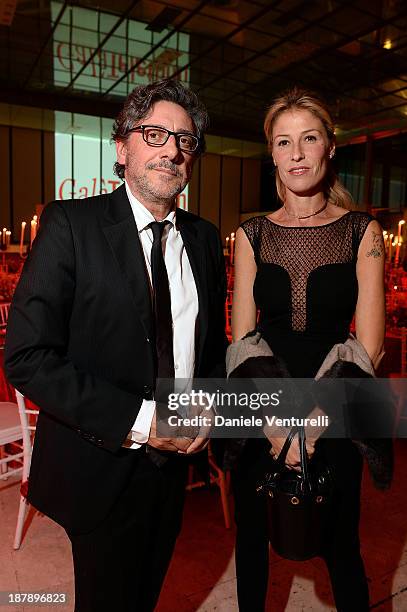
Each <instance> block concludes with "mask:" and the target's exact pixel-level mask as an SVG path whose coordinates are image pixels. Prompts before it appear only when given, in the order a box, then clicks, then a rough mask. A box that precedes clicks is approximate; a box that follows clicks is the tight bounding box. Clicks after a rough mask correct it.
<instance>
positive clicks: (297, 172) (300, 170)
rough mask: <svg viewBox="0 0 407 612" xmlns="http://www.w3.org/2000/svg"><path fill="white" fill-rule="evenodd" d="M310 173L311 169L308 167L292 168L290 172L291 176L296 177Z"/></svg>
mask: <svg viewBox="0 0 407 612" xmlns="http://www.w3.org/2000/svg"><path fill="white" fill-rule="evenodd" d="M308 171H309V168H307V167H306V166H300V167H298V168H291V169H290V170H289V171H288V172H289V174H293V175H294V176H302V175H303V174H306V173H307V172H308Z"/></svg>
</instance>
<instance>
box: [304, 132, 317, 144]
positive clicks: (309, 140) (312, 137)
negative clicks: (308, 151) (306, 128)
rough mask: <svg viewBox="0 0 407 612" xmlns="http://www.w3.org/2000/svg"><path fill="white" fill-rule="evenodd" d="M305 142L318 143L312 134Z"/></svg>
mask: <svg viewBox="0 0 407 612" xmlns="http://www.w3.org/2000/svg"><path fill="white" fill-rule="evenodd" d="M305 140H306V141H307V142H315V141H316V138H315V136H313V135H312V134H308V136H306V137H305Z"/></svg>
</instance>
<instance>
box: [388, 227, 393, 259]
mask: <svg viewBox="0 0 407 612" xmlns="http://www.w3.org/2000/svg"><path fill="white" fill-rule="evenodd" d="M392 246H393V234H390V236H389V261H390V263H391V249H392Z"/></svg>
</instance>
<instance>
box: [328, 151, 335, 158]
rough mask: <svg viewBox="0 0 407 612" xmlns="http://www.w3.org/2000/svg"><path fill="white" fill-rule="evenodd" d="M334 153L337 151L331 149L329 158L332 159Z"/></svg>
mask: <svg viewBox="0 0 407 612" xmlns="http://www.w3.org/2000/svg"><path fill="white" fill-rule="evenodd" d="M334 155H335V151H331V152H330V154H329V159H332V158H333V156H334Z"/></svg>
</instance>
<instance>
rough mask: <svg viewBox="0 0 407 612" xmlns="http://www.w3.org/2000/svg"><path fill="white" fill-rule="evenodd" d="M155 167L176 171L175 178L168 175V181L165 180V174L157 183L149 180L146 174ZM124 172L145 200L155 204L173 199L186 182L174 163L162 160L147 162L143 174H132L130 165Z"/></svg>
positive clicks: (165, 202)
mask: <svg viewBox="0 0 407 612" xmlns="http://www.w3.org/2000/svg"><path fill="white" fill-rule="evenodd" d="M155 168H166V169H167V170H171V171H172V172H176V175H177V176H176V178H177V180H174V177H168V182H166V180H165V177H166V175H165V174H163V175H162V178H161V180H160V182H159V183H158V181H157V183H156V182H153V181H151V180H149V176H148V174H149V172H150V171H154V169H155ZM129 170H130V172H129ZM126 174H127V176H128V179H129V180H130V181H131V182H132V183H133V185H134V186H135V187H136V190H137V191H138V193H139V194H140V196H141V197H142V198H144V199H145V200H147V201H152V202H156V203H157V204H159V203H160V202H161V203H162V204H167V203H168V201H169V200H174V199H175V198H176V196H177V195H178V194H179V193H181V191H182V190H183V189H184V188H185V186H186V184H187V182H188V181H187V179H184V177H183V176H182V174H181V173H180V172H179V170H178V168H177V166H175V164H172V163H171V162H170V161H164V160H163V161H161V162H159V163H150V164H147V165H146V172H144V174H141V175H140V174H139V175H136V176H134V175H132V173H131V167H130V168H127V173H126Z"/></svg>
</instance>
